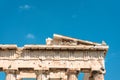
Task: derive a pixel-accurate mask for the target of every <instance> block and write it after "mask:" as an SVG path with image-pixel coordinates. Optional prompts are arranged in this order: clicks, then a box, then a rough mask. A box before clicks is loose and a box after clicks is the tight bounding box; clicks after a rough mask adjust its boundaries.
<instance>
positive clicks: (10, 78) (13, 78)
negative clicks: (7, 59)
mask: <svg viewBox="0 0 120 80" xmlns="http://www.w3.org/2000/svg"><path fill="white" fill-rule="evenodd" d="M6 80H16V76H15V74H13V73H7V75H6Z"/></svg>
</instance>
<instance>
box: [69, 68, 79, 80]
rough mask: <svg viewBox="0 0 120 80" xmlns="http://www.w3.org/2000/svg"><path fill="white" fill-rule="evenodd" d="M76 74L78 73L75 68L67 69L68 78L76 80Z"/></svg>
mask: <svg viewBox="0 0 120 80" xmlns="http://www.w3.org/2000/svg"><path fill="white" fill-rule="evenodd" d="M77 75H78V73H77V71H76V70H69V71H68V80H78V78H77Z"/></svg>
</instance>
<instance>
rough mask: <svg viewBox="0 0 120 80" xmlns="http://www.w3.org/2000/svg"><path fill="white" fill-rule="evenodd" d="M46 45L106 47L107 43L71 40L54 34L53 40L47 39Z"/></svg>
mask: <svg viewBox="0 0 120 80" xmlns="http://www.w3.org/2000/svg"><path fill="white" fill-rule="evenodd" d="M46 44H47V45H70V46H77V45H94V46H97V45H106V43H105V42H102V43H101V44H100V43H95V42H91V41H86V40H80V39H76V38H71V37H67V36H63V35H58V34H54V35H53V39H51V38H47V39H46Z"/></svg>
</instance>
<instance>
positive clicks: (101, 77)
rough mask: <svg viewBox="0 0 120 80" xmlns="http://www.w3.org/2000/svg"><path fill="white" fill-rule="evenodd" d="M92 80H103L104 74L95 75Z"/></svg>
mask: <svg viewBox="0 0 120 80" xmlns="http://www.w3.org/2000/svg"><path fill="white" fill-rule="evenodd" d="M93 78H94V80H104V74H102V73H96V74H94V76H93Z"/></svg>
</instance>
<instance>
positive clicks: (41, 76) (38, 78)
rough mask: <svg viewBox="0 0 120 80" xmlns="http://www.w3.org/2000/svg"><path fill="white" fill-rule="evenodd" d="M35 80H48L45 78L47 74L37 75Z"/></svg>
mask: <svg viewBox="0 0 120 80" xmlns="http://www.w3.org/2000/svg"><path fill="white" fill-rule="evenodd" d="M37 80H48V78H47V73H45V72H43V73H41V72H40V73H39V74H37Z"/></svg>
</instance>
